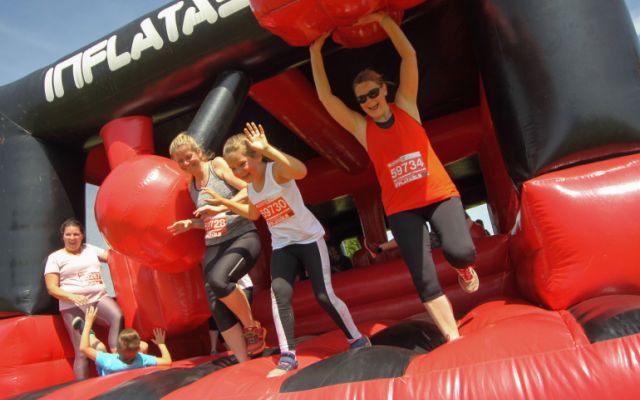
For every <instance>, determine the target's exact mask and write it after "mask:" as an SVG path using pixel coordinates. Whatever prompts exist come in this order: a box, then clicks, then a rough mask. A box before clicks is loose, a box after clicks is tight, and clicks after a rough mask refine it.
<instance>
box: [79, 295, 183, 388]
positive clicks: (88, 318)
mask: <svg viewBox="0 0 640 400" xmlns="http://www.w3.org/2000/svg"><path fill="white" fill-rule="evenodd" d="M97 313H98V310H97V308H95V307H93V306H90V307H88V308H87V311H86V313H85V322H84V327H83V329H82V337H81V338H80V351H81V352H82V353H83V354H84V355H85V356H87V357H88V358H90V359H91V360H93V361H95V363H96V368H97V370H98V375H100V376H105V375H109V374H113V373H116V372H120V371H125V370H128V369H134V368H142V367H152V366H156V365H171V354H170V353H169V349H168V348H167V346H166V344H165V341H164V338H165V332H164V331H163V330H162V329H154V330H153V335H154V336H155V338H154V339H151V340H152V341H153V343H155V344H156V345H157V346H158V348H159V349H160V353H161V354H162V357H154V356H150V355H147V354H144V353H142V352H141V351H140V335H138V332H136V331H135V330H134V329H130V328H129V329H124V330H123V331H122V332H120V334H119V335H118V346H117V349H118V353H117V354H116V353H106V352H103V351H97V350H96V349H94V348H93V347H92V346H91V345H90V344H89V336H90V334H91V327H92V325H93V322H94V321H95V319H96V315H97Z"/></svg>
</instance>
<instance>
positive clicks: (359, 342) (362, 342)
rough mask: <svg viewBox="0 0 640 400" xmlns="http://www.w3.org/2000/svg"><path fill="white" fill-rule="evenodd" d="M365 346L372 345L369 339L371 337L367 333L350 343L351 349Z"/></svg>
mask: <svg viewBox="0 0 640 400" xmlns="http://www.w3.org/2000/svg"><path fill="white" fill-rule="evenodd" d="M363 347H371V340H369V338H368V337H366V336H365V335H362V336H360V338H358V339H356V340H354V341H353V342H351V344H349V349H351V350H355V349H360V348H363Z"/></svg>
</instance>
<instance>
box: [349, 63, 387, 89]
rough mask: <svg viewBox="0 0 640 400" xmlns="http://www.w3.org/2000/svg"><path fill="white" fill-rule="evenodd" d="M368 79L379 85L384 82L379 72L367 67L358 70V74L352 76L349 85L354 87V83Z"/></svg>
mask: <svg viewBox="0 0 640 400" xmlns="http://www.w3.org/2000/svg"><path fill="white" fill-rule="evenodd" d="M369 81H371V82H375V83H376V84H378V85H380V86H382V85H384V84H385V83H386V82H385V80H384V77H383V76H382V74H381V73H379V72H377V71H374V70H372V69H370V68H367V69H363V70H362V71H360V72H358V75H356V77H355V78H353V84H352V85H351V87H352V88H353V89H355V87H356V85H358V84H360V83H363V82H369Z"/></svg>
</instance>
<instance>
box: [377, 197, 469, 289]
mask: <svg viewBox="0 0 640 400" xmlns="http://www.w3.org/2000/svg"><path fill="white" fill-rule="evenodd" d="M388 219H389V228H391V232H393V237H394V238H395V240H396V242H397V243H398V247H400V253H401V254H402V258H403V259H404V261H405V263H406V264H407V266H408V267H409V272H410V273H411V278H412V279H413V284H414V285H415V286H416V289H417V290H418V294H419V295H420V299H421V300H422V302H426V301H429V300H433V299H435V298H437V297H440V296H441V295H442V294H443V292H442V288H441V287H440V282H439V281H438V274H437V273H436V266H435V264H434V263H433V257H432V256H431V243H430V241H429V231H428V230H427V225H426V224H425V221H429V223H430V224H431V227H432V228H433V229H434V230H435V231H436V232H438V234H439V235H440V238H441V241H442V251H443V253H444V257H445V258H446V259H447V261H449V264H451V265H452V266H454V267H455V268H465V267H467V266H469V265H470V264H471V263H473V262H474V261H475V258H476V249H475V247H474V246H473V241H472V240H471V235H470V234H469V228H468V227H467V223H466V221H465V217H464V208H463V207H462V202H461V201H460V199H459V198H458V197H450V198H448V199H447V200H443V201H441V202H439V203H435V204H430V205H428V206H426V207H422V208H416V209H414V210H409V211H402V212H399V213H396V214H392V215H389V217H388Z"/></svg>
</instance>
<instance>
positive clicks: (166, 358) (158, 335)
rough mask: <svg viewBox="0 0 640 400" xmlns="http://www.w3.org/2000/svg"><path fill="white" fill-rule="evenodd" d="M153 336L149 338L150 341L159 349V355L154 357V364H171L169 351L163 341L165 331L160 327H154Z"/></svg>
mask: <svg viewBox="0 0 640 400" xmlns="http://www.w3.org/2000/svg"><path fill="white" fill-rule="evenodd" d="M153 336H155V337H154V338H153V339H151V341H152V342H153V343H155V344H156V346H158V349H160V357H156V364H157V365H171V361H172V360H171V353H169V348H168V347H167V345H166V344H165V341H164V337H165V331H163V330H162V329H160V328H155V329H154V330H153Z"/></svg>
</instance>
